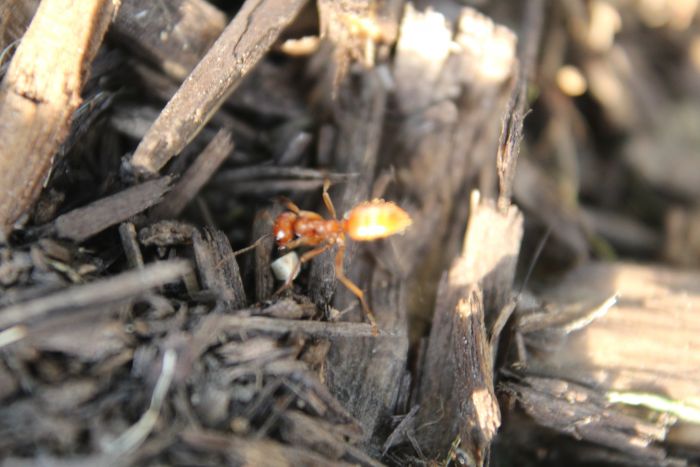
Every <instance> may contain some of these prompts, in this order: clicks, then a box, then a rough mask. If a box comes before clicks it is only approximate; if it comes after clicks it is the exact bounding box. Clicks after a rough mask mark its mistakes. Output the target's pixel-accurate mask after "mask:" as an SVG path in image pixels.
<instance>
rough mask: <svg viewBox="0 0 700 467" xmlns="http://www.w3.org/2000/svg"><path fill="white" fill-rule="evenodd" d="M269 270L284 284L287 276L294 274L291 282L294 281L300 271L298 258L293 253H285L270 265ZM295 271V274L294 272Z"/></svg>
mask: <svg viewBox="0 0 700 467" xmlns="http://www.w3.org/2000/svg"><path fill="white" fill-rule="evenodd" d="M270 268H271V269H272V273H273V274H274V275H275V277H276V278H277V280H280V281H284V282H286V281H288V280H289V276H291V275H292V273H294V277H292V280H294V279H296V277H297V276H298V275H299V271H300V270H301V267H300V264H299V256H298V255H297V254H296V252H294V251H292V252H290V253H287V254H286V255H284V256H280V257H279V258H277V259H276V260H274V261H273V262H272V264H270ZM295 270H296V272H294V271H295Z"/></svg>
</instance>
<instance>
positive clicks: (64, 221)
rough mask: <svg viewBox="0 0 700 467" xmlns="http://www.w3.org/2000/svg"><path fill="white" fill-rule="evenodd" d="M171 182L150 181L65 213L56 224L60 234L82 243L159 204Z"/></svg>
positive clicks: (163, 180) (165, 179) (162, 180)
mask: <svg viewBox="0 0 700 467" xmlns="http://www.w3.org/2000/svg"><path fill="white" fill-rule="evenodd" d="M171 180H172V179H171V178H170V177H162V178H159V179H156V180H149V181H148V182H145V183H142V184H140V185H136V186H133V187H131V188H127V189H126V190H123V191H120V192H119V193H116V194H114V195H111V196H107V197H106V198H102V199H100V200H97V201H95V202H93V203H91V204H89V205H87V206H84V207H82V208H77V209H74V210H72V211H70V212H69V213H66V214H63V215H62V216H59V217H58V218H57V219H56V220H55V221H54V227H55V228H56V234H57V235H58V236H59V237H63V238H70V239H71V240H75V241H76V242H82V241H83V240H86V239H88V238H90V237H92V236H93V235H95V234H98V233H100V232H102V231H103V230H105V229H106V228H108V227H111V226H113V225H115V224H118V223H120V222H123V221H125V220H127V219H129V218H130V217H132V216H134V215H136V214H138V213H140V212H142V211H144V210H146V209H148V208H149V207H151V206H153V205H154V204H156V203H158V202H159V201H160V200H161V199H162V197H163V195H164V194H165V193H166V192H167V191H168V189H169V188H170V182H171Z"/></svg>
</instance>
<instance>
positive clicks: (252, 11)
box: [132, 0, 306, 175]
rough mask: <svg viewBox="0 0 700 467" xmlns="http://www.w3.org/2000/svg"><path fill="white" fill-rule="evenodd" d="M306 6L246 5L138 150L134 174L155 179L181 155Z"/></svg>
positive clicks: (279, 1) (290, 1) (297, 0)
mask: <svg viewBox="0 0 700 467" xmlns="http://www.w3.org/2000/svg"><path fill="white" fill-rule="evenodd" d="M305 3H306V2H305V1H303V0H257V1H256V0H247V1H246V2H245V3H244V4H243V7H242V8H241V10H240V11H239V12H238V14H237V15H236V17H235V18H234V19H233V21H231V23H230V24H229V25H228V26H227V27H226V29H225V30H224V32H223V33H222V35H221V37H219V39H218V40H217V41H216V42H215V43H214V45H213V46H212V48H211V49H210V50H209V52H208V53H207V54H206V55H205V56H204V58H203V59H202V61H201V62H200V63H199V65H197V67H196V68H195V69H194V71H192V73H191V74H190V76H189V77H188V78H187V80H185V82H184V83H183V84H182V86H181V87H180V89H179V90H178V92H177V93H176V94H175V96H173V98H172V99H171V100H170V102H168V104H167V105H166V106H165V109H163V112H162V113H161V114H160V116H159V117H158V119H157V120H156V121H155V123H154V124H153V126H152V127H151V129H150V130H148V133H147V134H146V136H144V138H143V140H142V141H141V143H140V144H139V146H138V147H137V148H136V151H135V152H134V157H133V159H132V165H133V168H134V171H135V172H136V173H138V174H141V175H153V174H155V173H156V172H158V171H159V170H160V169H161V168H162V167H163V166H164V165H165V164H166V163H167V162H168V161H169V160H170V159H171V158H172V157H173V156H175V155H176V154H178V153H179V152H180V151H182V149H183V148H184V147H185V146H186V145H187V143H189V142H190V141H192V139H193V138H194V137H195V136H196V135H197V133H199V131H200V130H201V129H202V127H204V125H206V123H207V122H208V121H209V119H210V118H211V116H212V115H213V114H214V113H215V112H216V110H217V109H218V108H219V106H220V105H221V103H222V102H223V101H224V100H225V99H226V98H227V97H228V96H229V95H230V94H231V92H233V90H234V89H235V88H236V87H237V86H238V85H239V84H240V83H241V81H242V79H243V78H244V77H245V76H246V75H247V74H248V72H249V71H250V70H251V69H252V68H253V67H254V66H255V64H256V63H258V61H260V59H261V58H262V56H263V55H264V54H265V52H267V50H268V49H269V48H270V47H271V46H272V44H273V42H274V41H275V40H276V39H277V37H278V36H279V35H280V33H281V32H282V29H284V27H285V26H287V25H288V24H289V23H290V22H291V21H292V20H293V19H294V18H295V17H296V15H297V13H298V12H299V10H300V9H301V7H302V6H303V5H304V4H305Z"/></svg>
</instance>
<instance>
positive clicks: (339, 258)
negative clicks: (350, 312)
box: [335, 245, 379, 336]
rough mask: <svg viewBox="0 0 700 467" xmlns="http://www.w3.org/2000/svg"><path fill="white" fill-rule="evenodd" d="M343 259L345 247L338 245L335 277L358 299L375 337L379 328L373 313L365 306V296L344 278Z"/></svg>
mask: <svg viewBox="0 0 700 467" xmlns="http://www.w3.org/2000/svg"><path fill="white" fill-rule="evenodd" d="M344 258H345V245H340V246H339V247H338V253H336V255H335V277H336V278H337V279H338V280H339V281H340V282H342V283H343V285H344V286H345V287H347V289H348V290H349V291H350V292H352V293H353V294H354V295H355V296H356V297H357V298H359V299H360V303H361V304H362V310H363V311H364V312H365V315H366V316H367V321H369V324H370V325H371V326H372V334H373V335H375V336H376V335H377V334H379V328H378V327H377V321H376V320H375V319H374V313H372V310H370V308H369V305H368V304H367V301H366V300H365V294H364V293H363V292H362V290H360V288H359V287H358V286H357V285H355V283H354V282H352V281H351V280H350V279H348V278H347V277H346V276H345V272H344V271H343V259H344Z"/></svg>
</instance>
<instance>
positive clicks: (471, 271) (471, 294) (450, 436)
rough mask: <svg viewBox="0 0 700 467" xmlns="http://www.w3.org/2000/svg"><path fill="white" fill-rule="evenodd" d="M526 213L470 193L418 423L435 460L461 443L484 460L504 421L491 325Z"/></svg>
mask: <svg viewBox="0 0 700 467" xmlns="http://www.w3.org/2000/svg"><path fill="white" fill-rule="evenodd" d="M522 223H523V218H522V214H520V212H519V211H518V209H517V208H516V207H515V206H510V207H509V208H508V210H507V211H506V212H505V213H502V212H500V211H499V210H498V209H497V207H496V203H495V202H493V201H489V200H481V199H480V197H479V195H478V193H474V194H473V195H472V200H471V213H470V219H469V224H468V226H467V233H466V236H465V239H464V250H463V252H462V255H461V256H460V257H459V258H458V259H457V260H455V261H454V262H453V265H452V267H451V269H450V271H449V273H448V274H447V275H446V276H445V277H443V280H442V281H441V283H440V288H439V290H438V301H437V303H436V305H435V316H434V318H433V324H432V328H431V331H430V337H429V340H428V347H427V350H426V355H425V360H424V361H423V365H422V373H421V381H420V388H419V392H418V404H419V405H420V409H419V410H418V415H417V420H416V422H415V424H414V426H415V427H416V428H415V430H416V431H415V434H416V438H417V440H418V443H419V445H420V446H421V449H422V450H424V452H426V453H429V455H431V456H433V458H442V457H444V456H446V455H447V453H448V451H449V449H450V446H452V445H453V443H456V445H457V446H461V448H462V449H463V450H465V451H466V452H467V453H468V454H469V455H470V458H471V459H473V461H474V462H476V464H477V465H481V464H482V463H484V462H485V461H486V457H487V454H488V449H489V447H490V443H491V440H492V439H493V437H494V435H495V434H496V430H497V429H498V427H499V426H500V424H501V414H500V409H499V408H498V402H497V400H496V395H495V393H494V386H493V378H494V373H493V366H492V356H491V352H490V350H489V334H488V332H487V329H486V322H487V321H489V319H488V318H489V317H491V318H492V319H493V317H494V316H495V314H497V313H498V312H499V311H500V309H501V308H503V307H504V306H505V305H506V304H507V302H508V300H509V299H510V296H511V293H512V292H511V288H512V284H513V279H514V276H515V266H516V263H517V259H518V253H519V251H520V242H521V239H522V234H523V226H522Z"/></svg>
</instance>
